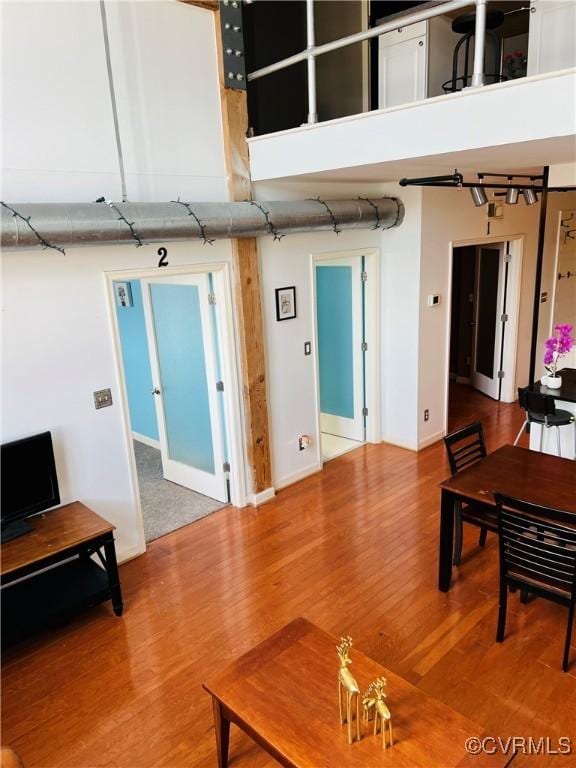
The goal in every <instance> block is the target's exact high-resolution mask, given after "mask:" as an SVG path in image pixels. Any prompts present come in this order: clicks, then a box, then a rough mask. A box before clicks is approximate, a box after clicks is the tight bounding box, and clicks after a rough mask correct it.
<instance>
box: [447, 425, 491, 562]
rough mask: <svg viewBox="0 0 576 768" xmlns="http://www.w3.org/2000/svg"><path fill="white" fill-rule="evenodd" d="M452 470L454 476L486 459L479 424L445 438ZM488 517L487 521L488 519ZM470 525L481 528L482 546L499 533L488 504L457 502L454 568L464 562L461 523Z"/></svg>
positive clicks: (459, 430)
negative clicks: (493, 534) (487, 536)
mask: <svg viewBox="0 0 576 768" xmlns="http://www.w3.org/2000/svg"><path fill="white" fill-rule="evenodd" d="M444 444H445V445H446V451H447V453H448V461H449V463H450V471H451V472H452V474H453V475H455V474H456V473H457V472H460V471H461V470H463V469H466V468H467V467H469V466H471V465H472V464H475V463H476V462H477V461H482V459H484V458H485V457H486V443H485V441H484V430H483V429H482V424H481V422H479V421H475V422H474V423H473V424H469V425H468V426H466V427H462V428H461V429H457V430H456V431H455V432H452V433H451V434H449V435H446V437H445V438H444ZM487 515H488V519H487ZM463 522H465V523H470V524H471V525H476V526H478V527H479V528H480V538H479V539H478V543H479V544H480V546H481V547H483V546H484V544H485V543H486V534H487V532H488V531H489V530H490V531H496V530H497V524H496V518H495V517H494V516H493V514H491V510H490V508H489V507H488V506H487V505H484V504H481V503H480V502H472V501H470V502H466V503H465V504H463V503H462V502H460V501H458V502H456V505H455V509H454V556H453V559H452V562H453V563H454V565H460V561H461V560H462V523H463Z"/></svg>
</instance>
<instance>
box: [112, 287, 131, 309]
mask: <svg viewBox="0 0 576 768" xmlns="http://www.w3.org/2000/svg"><path fill="white" fill-rule="evenodd" d="M114 293H115V295H116V304H117V305H118V306H119V307H132V306H134V302H133V301H132V290H131V289H130V283H128V282H126V283H120V282H117V283H114Z"/></svg>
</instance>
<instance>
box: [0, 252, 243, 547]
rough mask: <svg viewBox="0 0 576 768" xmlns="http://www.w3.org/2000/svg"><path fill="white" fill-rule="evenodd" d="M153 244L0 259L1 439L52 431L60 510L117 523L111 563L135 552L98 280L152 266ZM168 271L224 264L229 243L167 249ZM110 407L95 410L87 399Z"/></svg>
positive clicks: (135, 519) (136, 523) (132, 498)
mask: <svg viewBox="0 0 576 768" xmlns="http://www.w3.org/2000/svg"><path fill="white" fill-rule="evenodd" d="M156 251H157V247H155V246H152V245H150V246H144V247H142V248H135V247H132V246H129V245H128V246H126V245H124V246H117V247H114V246H108V247H89V248H70V249H68V250H67V252H66V255H65V256H62V255H61V254H59V253H56V252H53V251H34V252H32V251H18V252H6V253H4V254H3V255H2V278H3V280H2V284H3V310H4V311H3V322H2V441H6V440H11V439H16V438H18V437H23V436H26V435H28V434H33V433H36V432H40V431H42V430H45V429H49V430H51V431H52V433H53V436H54V443H55V452H56V463H57V471H58V478H59V482H60V492H61V497H62V503H66V502H68V501H74V500H76V499H78V500H80V501H82V502H84V503H85V504H87V505H88V506H89V507H91V508H92V509H94V510H95V511H96V512H98V513H99V514H101V515H102V516H103V517H104V518H106V519H107V520H109V521H110V522H112V523H113V524H114V525H116V526H117V528H118V530H117V537H118V555H119V558H120V559H126V558H128V557H131V556H134V555H136V554H138V553H140V552H142V551H143V550H144V540H143V533H142V527H141V523H140V519H139V513H138V503H137V499H136V494H135V489H134V486H133V482H132V477H131V465H130V461H131V452H130V449H129V446H128V444H127V440H126V433H125V430H124V423H123V408H122V405H121V402H120V388H119V387H120V385H119V381H118V377H117V373H116V367H115V361H114V350H113V337H112V324H111V316H110V315H109V313H108V304H107V297H106V289H105V277H104V273H105V272H107V271H111V270H127V269H138V268H144V267H145V268H148V269H149V268H151V267H154V266H155V265H156V264H157V263H158V256H157V253H156ZM168 255H169V261H170V265H171V266H176V265H180V264H192V263H207V262H214V261H225V260H229V259H230V258H231V256H230V244H229V241H220V242H218V243H216V244H214V246H212V247H211V248H207V247H204V246H202V245H201V244H198V243H194V244H191V243H173V244H171V245H169V247H168ZM106 387H111V389H112V398H113V401H114V404H113V405H112V407H110V408H103V409H101V410H98V411H97V410H95V408H94V401H93V397H92V393H93V392H94V391H95V390H98V389H104V388H106Z"/></svg>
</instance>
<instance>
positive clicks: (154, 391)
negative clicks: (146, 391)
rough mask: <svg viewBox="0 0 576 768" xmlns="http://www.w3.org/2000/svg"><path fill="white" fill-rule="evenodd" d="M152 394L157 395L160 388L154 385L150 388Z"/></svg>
mask: <svg viewBox="0 0 576 768" xmlns="http://www.w3.org/2000/svg"><path fill="white" fill-rule="evenodd" d="M152 394H153V395H159V394H160V390H159V389H158V387H154V389H153V390H152Z"/></svg>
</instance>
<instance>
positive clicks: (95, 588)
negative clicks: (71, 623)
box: [0, 501, 123, 643]
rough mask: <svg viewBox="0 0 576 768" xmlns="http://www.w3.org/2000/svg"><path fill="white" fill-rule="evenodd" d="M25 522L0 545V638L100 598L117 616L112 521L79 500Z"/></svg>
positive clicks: (17, 635)
mask: <svg viewBox="0 0 576 768" xmlns="http://www.w3.org/2000/svg"><path fill="white" fill-rule="evenodd" d="M30 522H31V523H32V526H33V530H32V531H31V532H30V533H27V534H25V535H24V536H20V537H19V538H17V539H12V540H11V541H7V542H5V543H3V544H2V545H1V550H0V551H1V556H2V563H1V569H0V573H1V576H2V592H1V596H2V642H3V643H10V642H13V641H14V640H18V639H20V638H21V637H23V636H25V635H27V634H29V633H30V632H33V631H34V630H36V629H40V628H42V627H45V626H47V625H48V626H49V625H50V624H55V623H59V622H61V621H62V620H67V619H68V618H69V617H70V616H71V615H73V614H74V613H76V612H77V611H79V610H82V609H84V608H88V607H91V606H93V605H97V604H98V603H101V602H104V601H106V600H111V601H112V607H113V609H114V613H115V614H116V616H121V615H122V610H123V603H122V592H121V589H120V578H119V575H118V563H117V560H116V547H115V545H114V526H113V525H111V524H110V523H109V522H107V521H106V520H104V519H103V518H102V517H100V515H97V514H96V512H93V511H92V510H91V509H88V507H86V506H84V504H82V503H81V502H79V501H74V502H73V503H72V504H66V505H65V506H63V507H59V508H58V509H53V510H51V511H49V512H46V513H45V514H43V515H37V516H36V517H32V518H30ZM93 554H96V555H97V557H98V559H99V560H100V563H101V565H100V564H99V563H97V562H95V561H94V560H93V559H92V555H93ZM51 566H56V567H51ZM46 569H48V570H46ZM25 576H30V578H27V579H24V577H25ZM14 582H16V583H14Z"/></svg>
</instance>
